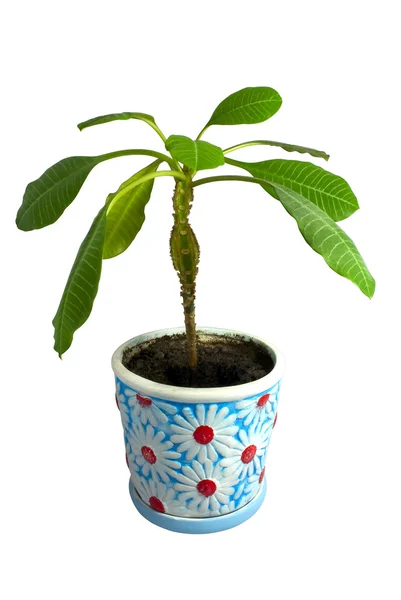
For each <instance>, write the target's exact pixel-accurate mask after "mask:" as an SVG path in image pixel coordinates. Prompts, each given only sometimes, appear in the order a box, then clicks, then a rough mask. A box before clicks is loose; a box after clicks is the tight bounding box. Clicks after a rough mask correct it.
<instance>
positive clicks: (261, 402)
mask: <svg viewBox="0 0 401 600" xmlns="http://www.w3.org/2000/svg"><path fill="white" fill-rule="evenodd" d="M269 398H270V394H265V395H264V396H261V397H260V398H259V400H258V406H259V407H260V408H262V407H263V406H266V404H267V403H268V402H269Z"/></svg>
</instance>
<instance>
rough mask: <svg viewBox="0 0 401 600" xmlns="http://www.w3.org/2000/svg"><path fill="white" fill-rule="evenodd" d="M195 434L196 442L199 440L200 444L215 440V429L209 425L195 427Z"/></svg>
mask: <svg viewBox="0 0 401 600" xmlns="http://www.w3.org/2000/svg"><path fill="white" fill-rule="evenodd" d="M193 436H194V439H195V442H198V444H202V445H206V444H210V442H211V441H212V440H213V438H214V431H213V429H212V428H211V427H209V426H208V425H201V426H200V427H197V429H195V431H194V433H193Z"/></svg>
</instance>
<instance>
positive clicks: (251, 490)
mask: <svg viewBox="0 0 401 600" xmlns="http://www.w3.org/2000/svg"><path fill="white" fill-rule="evenodd" d="M261 462H262V461H261ZM263 462H264V461H263ZM262 464H263V463H262ZM264 478H265V466H264V465H263V466H262V468H261V469H259V470H258V471H257V472H256V473H254V474H253V475H251V477H248V479H246V480H245V481H243V482H242V483H241V484H240V485H239V486H238V488H237V491H236V492H235V494H234V496H233V499H234V500H238V498H241V501H242V499H245V503H246V502H249V501H250V500H252V498H254V496H256V494H257V492H258V491H259V488H260V486H261V485H262V483H263V480H264ZM241 506H243V504H241Z"/></svg>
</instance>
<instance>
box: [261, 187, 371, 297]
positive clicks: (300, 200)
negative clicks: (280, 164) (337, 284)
mask: <svg viewBox="0 0 401 600" xmlns="http://www.w3.org/2000/svg"><path fill="white" fill-rule="evenodd" d="M270 183H272V182H270ZM272 185H273V186H274V188H275V190H276V193H277V196H278V199H279V201H280V202H281V204H282V205H283V206H284V208H285V210H286V211H287V212H288V213H289V214H290V215H291V216H292V217H294V219H295V220H296V222H297V224H298V228H299V230H300V232H301V233H302V235H303V237H304V239H305V240H306V242H307V243H308V244H309V246H310V247H311V248H313V250H315V251H316V252H317V253H318V254H320V255H321V256H322V257H323V258H324V260H325V261H326V263H327V264H328V265H329V267H330V268H331V269H333V271H335V272H336V273H338V274H339V275H342V276H343V277H346V278H347V279H349V280H350V281H352V282H353V283H355V284H356V285H357V286H358V287H359V289H360V290H361V291H362V292H363V293H364V294H365V295H366V296H368V298H372V296H373V294H374V291H375V280H374V279H373V277H372V275H371V274H370V272H369V270H368V268H367V266H366V264H365V262H364V260H363V258H362V256H361V255H360V254H359V252H358V250H357V248H356V246H355V244H354V242H353V241H352V240H351V238H349V237H348V235H347V234H346V233H345V232H344V231H343V230H342V229H340V227H339V226H338V225H337V224H336V223H335V222H334V221H333V220H332V219H331V218H330V217H329V216H328V215H327V214H326V213H325V212H324V211H323V210H321V209H320V208H318V207H317V206H316V205H315V204H313V203H312V202H310V201H309V200H307V199H306V198H304V197H303V196H301V195H300V194H298V193H297V192H294V191H293V190H289V189H288V188H286V187H283V186H281V185H277V184H275V183H272ZM267 191H269V190H268V189H267Z"/></svg>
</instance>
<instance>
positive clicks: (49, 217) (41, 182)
mask: <svg viewBox="0 0 401 600" xmlns="http://www.w3.org/2000/svg"><path fill="white" fill-rule="evenodd" d="M130 155H144V156H157V157H160V158H161V157H163V156H164V155H162V154H160V153H158V152H153V151H151V150H118V151H117V152H109V153H108V154H101V155H100V156H71V157H69V158H63V160H60V162H58V163H56V164H55V165H53V166H52V167H50V168H49V169H47V171H45V172H44V173H43V175H42V176H41V177H39V179H37V180H36V181H32V182H31V183H29V184H28V186H27V188H26V190H25V194H24V198H23V201H22V204H21V207H20V209H19V210H18V213H17V219H16V223H17V226H18V228H19V229H22V230H23V231H31V230H32V229H41V228H42V227H46V226H47V225H51V224H52V223H54V222H55V221H57V219H59V218H60V217H61V215H62V214H63V212H64V211H65V209H66V208H67V207H68V206H69V205H70V204H71V202H72V201H73V200H74V199H75V198H76V196H77V195H78V192H79V190H80V189H81V187H82V185H83V184H84V182H85V180H86V178H87V177H88V175H89V173H90V172H91V171H92V169H93V168H94V167H95V166H96V165H98V164H99V163H101V162H103V161H105V160H109V159H111V158H118V157H119V156H130ZM165 158H166V159H167V160H169V159H168V157H167V156H166V157H165Z"/></svg>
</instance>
